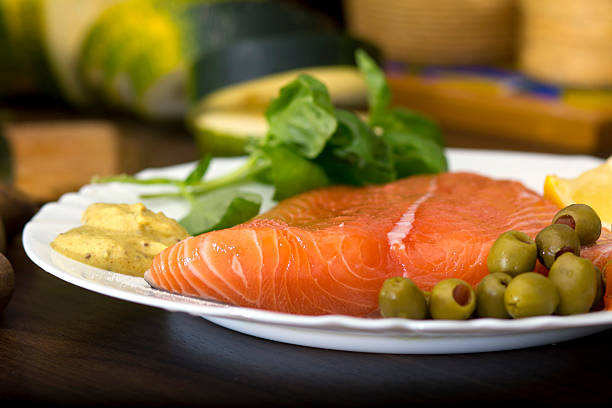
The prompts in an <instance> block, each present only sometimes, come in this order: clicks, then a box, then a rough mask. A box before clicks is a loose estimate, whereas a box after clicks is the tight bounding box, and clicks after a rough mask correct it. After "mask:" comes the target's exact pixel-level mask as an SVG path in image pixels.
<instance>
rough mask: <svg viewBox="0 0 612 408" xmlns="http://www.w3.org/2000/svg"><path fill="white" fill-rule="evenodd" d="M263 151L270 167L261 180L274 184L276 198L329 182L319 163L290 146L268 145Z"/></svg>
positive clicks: (286, 196) (285, 196) (283, 197)
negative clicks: (302, 155)
mask: <svg viewBox="0 0 612 408" xmlns="http://www.w3.org/2000/svg"><path fill="white" fill-rule="evenodd" d="M263 152H264V153H265V154H266V156H267V157H268V159H269V161H270V167H269V169H268V170H267V171H264V172H263V174H262V176H261V177H260V180H262V181H265V182H267V183H269V184H273V185H274V197H273V198H274V199H275V200H283V199H285V198H288V197H291V196H293V195H296V194H299V193H303V192H305V191H308V190H312V189H313V188H317V187H323V186H326V185H328V184H329V178H328V177H327V175H326V174H325V171H323V169H322V168H321V167H320V166H319V165H317V164H316V163H314V162H313V161H310V160H307V159H304V158H303V157H301V156H300V155H298V154H296V153H295V152H293V151H292V150H290V149H288V148H285V147H281V146H277V147H272V146H267V147H264V148H263Z"/></svg>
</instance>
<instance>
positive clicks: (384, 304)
mask: <svg viewBox="0 0 612 408" xmlns="http://www.w3.org/2000/svg"><path fill="white" fill-rule="evenodd" d="M600 234H601V220H600V218H599V216H598V215H597V213H595V211H594V210H593V209H592V208H591V207H589V206H588V205H585V204H572V205H570V206H568V207H566V208H564V209H562V210H561V211H559V212H558V213H557V214H556V215H555V216H554V218H553V220H552V223H551V224H550V225H549V226H547V227H545V228H543V229H542V230H541V231H540V232H539V233H538V234H537V235H536V238H535V240H533V239H531V238H530V237H529V236H528V235H527V234H525V233H524V232H520V231H514V230H512V231H507V232H504V233H503V234H501V235H500V236H499V237H498V238H497V240H496V241H495V242H494V243H493V246H492V247H491V250H490V251H489V254H488V256H487V267H488V270H489V274H488V275H487V276H485V277H484V278H483V279H482V280H481V281H480V282H479V283H478V285H477V286H476V289H475V290H474V289H473V288H472V287H471V285H470V284H468V283H467V282H465V281H463V280H461V279H455V278H452V279H445V280H442V281H440V282H438V283H437V284H436V285H435V286H434V287H433V289H432V290H431V292H423V291H421V290H420V289H419V288H418V287H417V286H416V284H414V282H412V281H411V280H410V279H408V278H404V277H393V278H389V279H387V280H386V281H385V282H384V283H383V286H382V288H381V290H380V292H379V298H378V300H379V307H380V313H381V315H382V316H383V317H404V318H409V319H425V318H428V317H430V318H433V319H452V320H464V319H469V318H470V317H472V316H477V317H492V318H500V319H509V318H514V319H517V318H523V317H530V316H545V315H552V314H558V315H570V314H578V313H587V312H589V311H591V310H598V309H600V308H601V307H602V305H603V296H604V292H605V284H606V282H605V275H604V274H603V273H602V272H601V271H600V270H599V268H597V267H596V266H594V265H593V264H592V263H591V261H590V260H588V259H586V258H582V257H580V249H581V248H582V247H583V246H586V245H591V244H593V243H595V242H596V241H597V239H598V238H599V236H600ZM537 261H539V262H540V263H541V264H542V265H543V266H544V267H545V268H546V269H547V270H548V276H546V275H545V274H542V273H539V272H534V270H535V269H536V263H537Z"/></svg>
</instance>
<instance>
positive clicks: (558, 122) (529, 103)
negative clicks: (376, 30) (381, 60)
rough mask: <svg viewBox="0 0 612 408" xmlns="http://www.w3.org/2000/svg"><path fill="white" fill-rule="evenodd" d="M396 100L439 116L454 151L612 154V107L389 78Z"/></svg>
mask: <svg viewBox="0 0 612 408" xmlns="http://www.w3.org/2000/svg"><path fill="white" fill-rule="evenodd" d="M389 85H390V87H391V89H392V94H393V102H394V103H395V104H397V105H402V106H405V107H408V108H410V109H414V110H417V111H420V112H423V113H425V114H427V115H429V116H431V117H433V118H435V119H436V120H437V121H438V123H439V124H440V125H441V127H442V128H443V129H444V131H445V134H446V140H447V145H448V146H452V147H468V148H481V149H482V148H484V149H506V150H521V151H534V152H548V153H562V154H588V155H593V156H598V157H608V156H610V155H612V109H610V108H606V109H603V108H602V109H587V108H580V107H577V106H571V105H568V104H565V103H562V102H558V101H554V100H551V99H546V98H536V97H532V96H526V95H522V94H516V93H504V92H502V91H499V90H497V91H496V90H492V89H491V88H490V87H487V86H485V87H478V86H473V85H466V83H465V82H464V81H453V80H444V81H441V80H426V79H424V78H422V77H418V76H412V75H400V76H391V77H389Z"/></svg>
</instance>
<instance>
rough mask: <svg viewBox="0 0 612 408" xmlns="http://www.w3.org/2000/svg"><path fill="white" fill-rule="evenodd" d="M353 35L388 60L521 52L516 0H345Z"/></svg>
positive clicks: (473, 60) (485, 59) (459, 61)
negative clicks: (517, 37)
mask: <svg viewBox="0 0 612 408" xmlns="http://www.w3.org/2000/svg"><path fill="white" fill-rule="evenodd" d="M343 5H344V15H345V19H346V23H347V27H348V30H349V31H350V32H351V34H353V35H356V36H358V37H362V38H364V39H368V40H370V41H372V42H374V43H376V44H377V45H378V46H379V47H380V48H381V50H382V52H383V56H384V57H385V58H386V59H390V60H397V61H405V62H410V63H418V64H437V65H465V64H480V63H491V62H506V61H508V60H510V59H512V58H513V56H514V55H515V52H514V51H515V39H516V16H517V14H516V10H517V7H516V2H515V0H428V1H424V0H344V3H343Z"/></svg>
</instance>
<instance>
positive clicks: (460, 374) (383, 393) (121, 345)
mask: <svg viewBox="0 0 612 408" xmlns="http://www.w3.org/2000/svg"><path fill="white" fill-rule="evenodd" d="M8 256H9V258H10V260H11V262H12V263H13V266H14V268H15V272H16V289H15V293H14V295H13V297H12V299H11V302H10V303H9V305H8V306H7V308H6V309H5V310H4V312H3V313H2V314H1V315H0V401H2V402H1V403H0V405H2V406H3V407H4V406H7V405H5V402H14V403H26V402H27V403H34V404H35V405H33V406H39V404H44V406H48V405H62V406H66V405H75V406H98V405H121V406H136V405H138V406H192V405H193V406H267V407H270V406H309V407H310V406H381V404H386V405H390V404H393V405H400V404H401V405H404V404H405V405H407V404H409V403H418V404H421V405H433V404H436V403H448V404H451V403H453V405H455V406H456V405H463V404H465V403H474V402H492V403H496V405H497V404H498V403H499V402H505V403H509V402H513V403H514V402H542V403H544V402H545V403H554V404H555V405H567V404H572V403H576V404H578V405H577V406H584V405H585V404H597V403H599V404H604V403H606V404H607V403H609V386H610V384H611V383H612V373H611V371H610V368H609V367H610V366H611V365H612V353H610V348H611V346H610V345H611V344H612V331H610V330H608V331H605V332H602V333H600V334H596V335H592V336H589V337H585V338H582V339H578V340H573V341H568V342H563V343H559V344H555V345H549V346H542V347H534V348H530V349H523V350H514V351H504V352H490V353H478V354H456V355H392V354H368V353H352V352H341V351H331V350H323V349H315V348H308V347H298V346H292V345H288V344H283V343H277V342H273V341H268V340H262V339H259V338H255V337H250V336H247V335H243V334H240V333H236V332H233V331H230V330H227V329H225V328H222V327H219V326H216V325H214V324H212V323H209V322H207V321H206V320H204V319H201V318H198V317H194V316H190V315H187V314H183V313H170V312H167V311H164V310H161V309H156V308H152V307H147V306H142V305H139V304H134V303H130V302H126V301H122V300H117V299H114V298H110V297H107V296H103V295H100V294H97V293H94V292H90V291H87V290H85V289H81V288H79V287H76V286H73V285H71V284H69V283H66V282H64V281H62V280H60V279H57V278H55V277H54V276H52V275H50V274H48V273H46V272H44V271H43V270H41V269H39V268H38V267H36V266H35V265H34V264H33V263H32V262H31V261H29V259H28V258H27V257H26V255H25V253H24V251H23V248H22V246H21V244H20V241H19V240H18V239H17V240H15V241H13V243H12V244H11V246H10V248H9V250H8Z"/></svg>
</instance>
